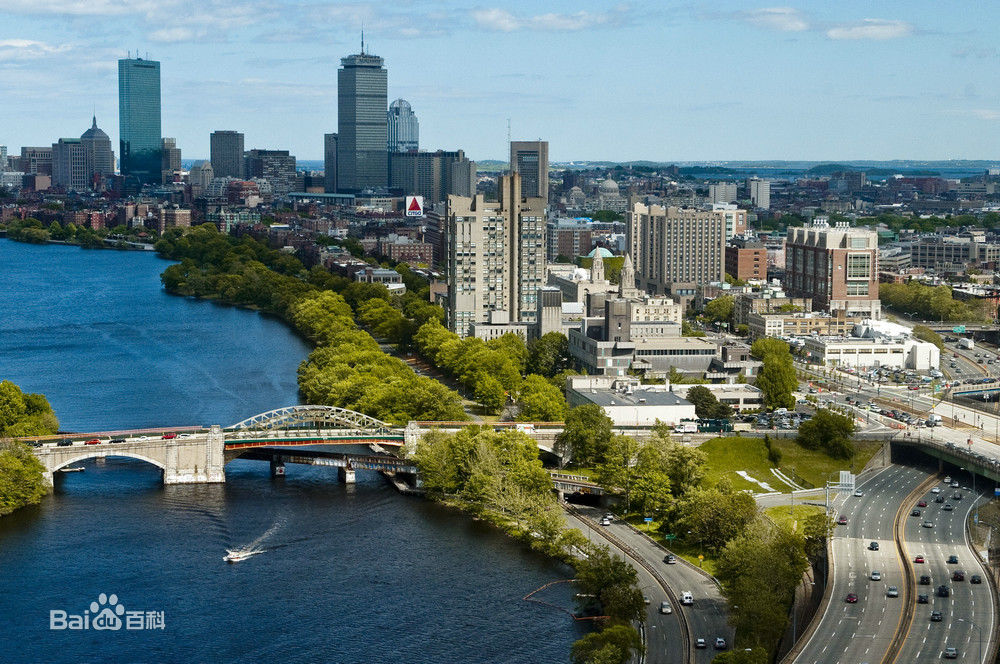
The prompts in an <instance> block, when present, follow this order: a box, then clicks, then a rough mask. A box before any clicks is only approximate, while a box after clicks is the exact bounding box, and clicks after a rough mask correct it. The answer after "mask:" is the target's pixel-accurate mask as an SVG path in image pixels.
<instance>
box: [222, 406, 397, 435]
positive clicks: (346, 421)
mask: <svg viewBox="0 0 1000 664" xmlns="http://www.w3.org/2000/svg"><path fill="white" fill-rule="evenodd" d="M302 424H317V425H331V424H332V425H336V426H343V427H350V428H352V429H374V430H383V429H391V428H392V425H390V424H389V423H388V422H383V421H382V420H378V419H375V418H374V417H371V416H369V415H365V414H363V413H358V412H355V411H353V410H347V409H346V408H338V407H337V406H313V405H301V406H286V407H284V408H278V409H275V410H269V411H267V412H266V413H260V414H258V415H254V416H253V417H248V418H247V419H245V420H243V421H242V422H237V423H236V424H233V425H231V426H228V427H226V431H240V430H243V429H286V428H289V427H294V426H298V425H302Z"/></svg>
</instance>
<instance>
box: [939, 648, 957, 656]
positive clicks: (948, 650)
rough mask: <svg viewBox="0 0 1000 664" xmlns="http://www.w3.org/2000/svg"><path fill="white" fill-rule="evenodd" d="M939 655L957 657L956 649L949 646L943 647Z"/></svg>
mask: <svg viewBox="0 0 1000 664" xmlns="http://www.w3.org/2000/svg"><path fill="white" fill-rule="evenodd" d="M941 656H942V657H944V658H945V659H958V651H957V650H955V649H954V648H952V647H951V646H948V647H947V648H945V649H944V652H943V653H941Z"/></svg>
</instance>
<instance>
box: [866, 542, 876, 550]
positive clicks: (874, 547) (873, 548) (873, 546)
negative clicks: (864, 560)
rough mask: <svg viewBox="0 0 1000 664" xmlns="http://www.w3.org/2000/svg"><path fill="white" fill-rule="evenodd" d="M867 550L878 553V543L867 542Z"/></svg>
mask: <svg viewBox="0 0 1000 664" xmlns="http://www.w3.org/2000/svg"><path fill="white" fill-rule="evenodd" d="M868 550H869V551H878V542H869V544H868Z"/></svg>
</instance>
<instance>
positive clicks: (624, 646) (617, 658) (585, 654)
mask: <svg viewBox="0 0 1000 664" xmlns="http://www.w3.org/2000/svg"><path fill="white" fill-rule="evenodd" d="M641 649H642V639H641V638H640V636H639V632H637V631H636V629H635V628H634V627H632V626H631V625H609V626H608V627H606V628H604V629H602V630H601V631H599V632H591V633H590V634H587V635H586V636H584V637H583V638H581V639H580V640H578V641H577V642H576V643H574V644H573V648H572V650H571V651H570V659H571V660H572V662H573V664H626V663H627V662H630V661H632V659H633V657H634V656H635V655H636V654H638V653H639V652H640V651H641Z"/></svg>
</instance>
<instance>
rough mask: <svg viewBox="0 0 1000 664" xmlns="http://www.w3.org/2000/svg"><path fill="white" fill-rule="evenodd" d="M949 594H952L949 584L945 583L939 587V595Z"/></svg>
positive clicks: (945, 595)
mask: <svg viewBox="0 0 1000 664" xmlns="http://www.w3.org/2000/svg"><path fill="white" fill-rule="evenodd" d="M949 595H951V588H949V587H948V586H944V585H942V586H938V587H937V596H938V597H948V596H949Z"/></svg>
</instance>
